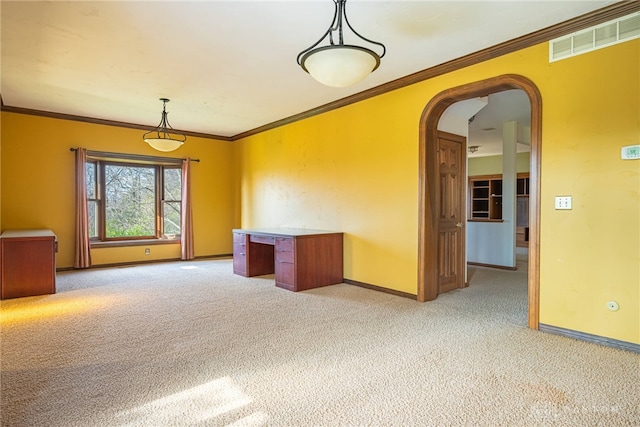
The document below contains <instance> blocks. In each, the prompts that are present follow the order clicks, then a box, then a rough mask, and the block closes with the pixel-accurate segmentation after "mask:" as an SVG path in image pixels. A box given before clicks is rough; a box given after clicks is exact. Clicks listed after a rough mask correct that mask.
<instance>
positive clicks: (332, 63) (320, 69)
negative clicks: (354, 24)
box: [301, 45, 380, 87]
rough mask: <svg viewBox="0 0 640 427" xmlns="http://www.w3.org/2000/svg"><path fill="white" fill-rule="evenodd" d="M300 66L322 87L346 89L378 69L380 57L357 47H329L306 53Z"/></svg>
mask: <svg viewBox="0 0 640 427" xmlns="http://www.w3.org/2000/svg"><path fill="white" fill-rule="evenodd" d="M301 64H302V68H303V69H304V70H305V71H306V72H308V73H309V74H311V77H313V78H314V79H316V80H317V81H319V82H320V83H322V84H323V85H326V86H332V87H346V86H351V85H354V84H356V83H358V82H361V81H362V80H364V79H365V78H366V77H367V76H368V75H369V74H371V72H372V71H374V70H375V69H376V68H378V66H379V65H380V57H379V56H378V55H377V54H376V53H375V52H373V51H371V50H369V49H366V48H363V47H359V46H351V45H331V46H325V47H321V48H318V49H314V50H312V51H310V52H308V53H307V54H305V55H304V56H303V57H302V60H301Z"/></svg>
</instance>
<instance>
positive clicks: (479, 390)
mask: <svg viewBox="0 0 640 427" xmlns="http://www.w3.org/2000/svg"><path fill="white" fill-rule="evenodd" d="M470 283H471V285H470V287H469V288H467V289H464V290H459V291H454V292H451V293H448V294H445V295H440V296H439V297H438V299H437V300H436V301H434V302H431V303H418V302H415V301H412V300H410V299H406V298H401V297H397V296H392V295H388V294H384V293H380V292H375V291H371V290H367V289H363V288H359V287H355V286H351V285H346V284H341V285H334V286H329V287H325V288H321V289H315V290H311V291H307V292H302V293H293V292H288V291H285V290H282V289H279V288H276V287H275V286H274V281H273V277H269V276H266V277H261V278H251V279H247V278H242V277H239V276H235V275H233V274H232V262H231V260H228V259H225V260H203V261H193V262H171V263H162V264H154V265H141V266H135V267H129V268H108V269H107V268H105V269H94V270H89V271H81V272H62V273H59V274H58V286H57V289H58V293H56V294H55V295H50V296H42V297H29V298H20V299H14V300H5V301H2V302H1V305H0V307H1V311H0V326H1V328H2V329H1V336H0V337H1V342H0V355H1V368H2V373H1V378H0V380H1V383H0V386H1V393H2V396H1V404H2V407H1V421H2V423H1V424H2V426H15V427H21V426H25V427H26V426H29V427H34V426H61V427H62V426H83V427H84V426H123V427H124V426H227V425H231V426H365V425H366V426H431V425H434V426H435V425H438V426H443V425H473V426H475V425H485V426H500V425H509V426H528V425H531V426H538V425H567V426H568V425H571V426H576V425H580V426H595V425H601V426H638V425H640V409H639V407H638V406H639V405H638V396H640V386H639V379H640V378H639V362H640V357H639V356H638V355H637V354H634V353H629V352H625V351H622V350H616V349H611V348H607V347H602V346H598V345H595V344H591V343H586V342H581V341H577V340H572V339H569V338H564V337H560V336H555V335H549V334H545V333H541V332H535V331H532V330H529V329H527V328H526V292H527V290H526V273H524V272H522V271H516V272H511V271H499V270H492V269H487V268H479V267H478V268H471V269H470Z"/></svg>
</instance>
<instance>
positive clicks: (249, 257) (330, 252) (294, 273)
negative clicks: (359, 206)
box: [233, 228, 343, 292]
mask: <svg viewBox="0 0 640 427" xmlns="http://www.w3.org/2000/svg"><path fill="white" fill-rule="evenodd" d="M342 262H343V261H342V233H336V232H330V231H319V230H306V229H298V228H272V229H254V230H245V229H235V230H233V272H234V273H235V274H238V275H240V276H244V277H251V276H262V275H265V274H273V273H275V276H276V277H275V279H276V286H278V287H280V288H284V289H288V290H290V291H294V292H298V291H304V290H307V289H312V288H318V287H320V286H327V285H335V284H337V283H342V281H343V271H342Z"/></svg>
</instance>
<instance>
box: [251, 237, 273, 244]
mask: <svg viewBox="0 0 640 427" xmlns="http://www.w3.org/2000/svg"><path fill="white" fill-rule="evenodd" d="M249 241H250V242H252V243H262V244H264V245H274V244H275V242H276V238H275V237H270V236H249Z"/></svg>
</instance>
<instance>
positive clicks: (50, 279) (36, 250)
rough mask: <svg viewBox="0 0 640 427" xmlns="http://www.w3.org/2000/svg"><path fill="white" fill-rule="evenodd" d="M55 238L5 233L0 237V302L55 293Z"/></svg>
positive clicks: (46, 232)
mask: <svg viewBox="0 0 640 427" xmlns="http://www.w3.org/2000/svg"><path fill="white" fill-rule="evenodd" d="M56 245H57V242H56V236H55V234H53V232H52V231H51V230H7V231H5V232H4V233H2V235H0V264H1V266H2V272H1V273H0V289H1V298H2V299H7V298H18V297H26V296H34V295H45V294H53V293H55V291H56V255H55V254H56Z"/></svg>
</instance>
